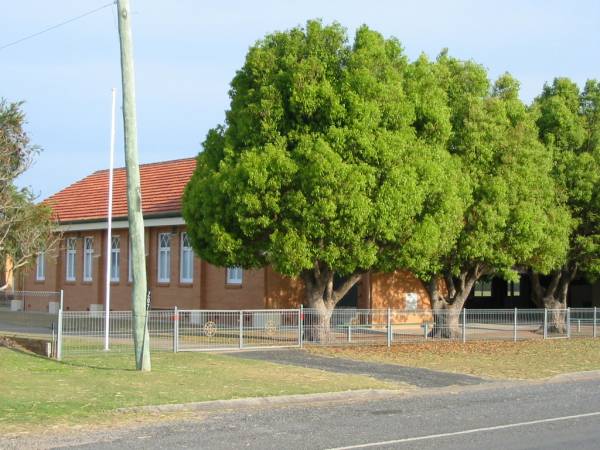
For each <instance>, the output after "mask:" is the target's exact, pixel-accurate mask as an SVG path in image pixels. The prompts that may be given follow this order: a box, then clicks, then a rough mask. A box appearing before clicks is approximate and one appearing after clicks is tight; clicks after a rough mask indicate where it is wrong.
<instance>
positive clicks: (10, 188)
mask: <svg viewBox="0 0 600 450" xmlns="http://www.w3.org/2000/svg"><path fill="white" fill-rule="evenodd" d="M24 124H25V115H24V113H23V111H22V104H21V103H8V102H6V101H5V100H0V269H1V270H2V271H3V272H6V271H7V269H8V272H9V273H8V276H9V278H10V277H11V276H12V272H14V271H15V270H17V269H19V268H22V267H26V266H28V265H30V264H31V263H32V262H33V261H34V260H35V257H36V256H37V254H38V253H39V252H40V250H42V249H44V250H46V249H49V248H51V247H52V246H53V243H54V242H56V235H55V234H54V232H55V231H56V230H55V226H54V223H53V221H52V218H51V211H50V209H49V208H48V207H47V206H45V205H36V204H35V203H34V196H33V195H32V193H31V192H30V191H29V190H28V189H18V188H17V187H16V186H15V184H14V180H15V179H16V178H17V177H18V176H19V175H20V174H22V173H23V172H24V171H25V170H26V169H27V168H28V167H29V165H30V164H31V161H32V158H33V157H34V156H35V155H36V154H37V152H38V151H39V149H38V148H37V147H35V146H33V145H31V143H30V141H29V137H28V136H27V133H26V132H25V130H24V129H23V126H24ZM7 281H8V280H7ZM7 286H8V283H7V284H5V285H4V286H2V287H0V289H6V287H7Z"/></svg>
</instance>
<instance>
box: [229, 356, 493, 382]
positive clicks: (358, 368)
mask: <svg viewBox="0 0 600 450" xmlns="http://www.w3.org/2000/svg"><path fill="white" fill-rule="evenodd" d="M232 355H233V356H236V357H238V358H246V359H258V360H263V361H271V362H276V363H279V364H289V365H294V366H301V367H310V368H313V369H322V370H327V371H331V372H340V373H351V374H357V375H368V376H371V377H373V378H378V379H380V380H387V381H397V382H402V383H408V384H412V385H414V386H418V387H424V388H431V387H444V386H455V385H458V386H466V385H473V384H480V383H484V382H486V380H484V379H482V378H478V377H474V376H470V375H461V374H454V373H447V372H438V371H435V370H429V369H419V368H415V367H406V366H400V365H397V364H383V363H374V362H366V361H356V360H352V359H344V358H337V357H336V358H333V357H327V356H319V355H314V354H312V353H309V352H307V351H304V350H299V349H292V350H260V351H248V352H239V353H233V354H232Z"/></svg>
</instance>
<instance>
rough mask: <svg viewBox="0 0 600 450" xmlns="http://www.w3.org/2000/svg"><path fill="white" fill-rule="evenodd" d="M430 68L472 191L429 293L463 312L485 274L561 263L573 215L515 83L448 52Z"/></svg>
mask: <svg viewBox="0 0 600 450" xmlns="http://www.w3.org/2000/svg"><path fill="white" fill-rule="evenodd" d="M432 64H433V63H432ZM434 65H435V66H437V67H436V69H437V73H438V82H439V84H440V85H441V86H443V88H444V90H445V92H446V95H447V105H448V108H449V110H450V115H451V118H450V121H451V123H452V132H451V133H450V135H449V138H448V140H447V142H446V143H447V149H448V151H449V152H450V153H451V154H452V155H454V156H456V157H458V158H459V159H460V160H461V167H462V169H463V174H464V176H465V177H467V178H468V179H469V180H470V184H471V187H472V196H471V202H470V203H469V205H468V207H467V208H466V209H465V210H464V216H463V223H464V226H463V227H462V229H461V230H460V233H459V236H458V238H457V240H456V244H455V246H454V247H453V248H452V249H451V251H450V252H449V253H448V254H447V255H444V256H443V257H442V263H441V265H442V267H443V268H442V270H441V271H439V272H438V273H432V274H431V280H432V283H430V292H431V295H432V299H433V300H434V304H435V306H436V307H438V308H445V307H448V308H452V309H456V310H460V309H461V308H462V307H463V305H464V302H465V300H466V298H467V296H468V295H469V292H470V291H471V289H472V287H473V285H474V283H475V282H476V281H477V280H478V279H480V278H481V277H483V276H491V275H500V276H503V277H505V278H509V279H510V278H514V277H515V275H516V270H517V269H518V268H519V267H527V266H534V267H536V270H539V271H542V272H546V271H549V270H551V269H552V268H554V267H556V266H557V265H559V264H560V263H561V261H562V260H563V258H564V255H565V253H566V249H567V236H568V231H569V227H570V217H569V214H568V211H567V210H566V209H565V208H564V207H562V206H561V204H560V201H558V198H557V194H556V189H555V185H554V181H553V179H552V177H551V170H552V158H550V157H549V155H548V154H547V152H546V151H545V150H544V147H543V145H542V144H541V143H540V142H539V140H538V132H537V128H536V124H535V118H534V116H533V115H532V114H531V113H530V112H529V110H528V108H527V107H526V106H525V105H524V104H523V103H522V102H521V100H519V96H518V89H519V83H518V81H517V80H515V79H514V78H513V77H512V76H510V75H509V74H505V75H503V76H501V77H500V78H499V79H498V80H497V81H496V82H495V83H493V84H492V83H491V82H490V81H489V80H488V76H487V73H486V71H485V69H484V68H483V67H481V66H479V65H477V64H475V63H473V62H470V61H460V60H457V59H454V58H451V57H449V56H448V55H447V53H446V52H443V53H442V54H441V55H440V56H439V58H438V60H437V61H436V63H435V64H434ZM440 278H443V279H444V280H445V284H446V287H447V292H445V293H442V292H440V290H439V289H438V287H439V283H438V279H440Z"/></svg>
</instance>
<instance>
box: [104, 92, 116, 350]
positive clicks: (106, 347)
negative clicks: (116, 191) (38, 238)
mask: <svg viewBox="0 0 600 450" xmlns="http://www.w3.org/2000/svg"><path fill="white" fill-rule="evenodd" d="M116 95H117V93H116V90H115V88H112V114H111V121H110V164H109V169H108V215H107V221H108V227H107V236H106V253H105V255H106V256H105V258H104V259H105V262H106V289H105V298H104V350H109V340H108V336H109V333H110V329H109V328H110V260H111V251H112V201H113V166H114V165H115V118H116V105H117V102H116Z"/></svg>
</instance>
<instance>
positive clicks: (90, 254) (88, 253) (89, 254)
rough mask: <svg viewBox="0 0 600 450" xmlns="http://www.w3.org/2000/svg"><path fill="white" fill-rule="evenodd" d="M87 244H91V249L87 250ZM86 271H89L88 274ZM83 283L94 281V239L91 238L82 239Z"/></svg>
mask: <svg viewBox="0 0 600 450" xmlns="http://www.w3.org/2000/svg"><path fill="white" fill-rule="evenodd" d="M88 242H91V248H88V246H87V244H88ZM88 262H89V267H88ZM86 269H89V274H88V273H86V272H87V271H86ZM83 281H85V282H88V283H89V282H91V281H94V238H93V237H91V236H86V237H84V238H83Z"/></svg>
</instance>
